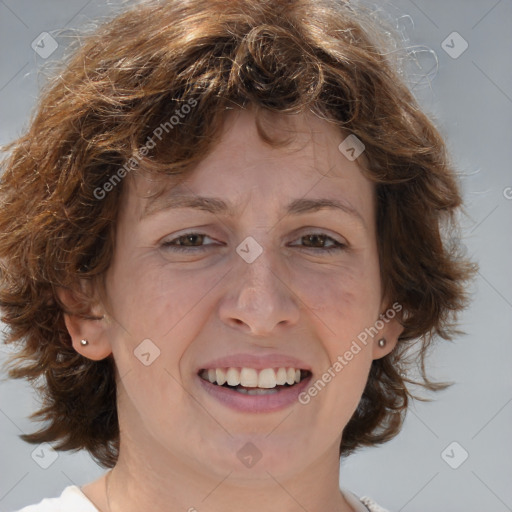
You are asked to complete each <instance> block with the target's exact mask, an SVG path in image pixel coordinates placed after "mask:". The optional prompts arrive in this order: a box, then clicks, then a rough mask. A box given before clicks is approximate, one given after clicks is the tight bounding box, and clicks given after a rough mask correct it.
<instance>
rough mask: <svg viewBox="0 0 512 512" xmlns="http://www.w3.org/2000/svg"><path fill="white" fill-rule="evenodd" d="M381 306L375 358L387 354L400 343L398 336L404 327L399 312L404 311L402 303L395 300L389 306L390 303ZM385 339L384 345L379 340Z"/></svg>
mask: <svg viewBox="0 0 512 512" xmlns="http://www.w3.org/2000/svg"><path fill="white" fill-rule="evenodd" d="M383 306H385V307H381V311H382V313H381V314H380V315H379V320H377V321H376V322H375V326H376V327H377V328H378V331H379V332H378V334H377V335H376V336H374V338H373V359H380V358H382V357H384V356H387V355H388V354H389V353H390V352H391V351H392V350H393V349H394V348H395V347H396V344H397V343H398V338H399V336H400V334H402V332H403V330H404V328H403V326H402V324H401V323H400V321H399V313H400V311H402V309H403V308H402V305H401V304H399V303H398V302H395V303H394V304H393V305H391V306H389V303H383ZM382 339H384V340H385V343H384V346H382V347H381V346H380V345H379V341H380V340H382Z"/></svg>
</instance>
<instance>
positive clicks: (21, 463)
mask: <svg viewBox="0 0 512 512" xmlns="http://www.w3.org/2000/svg"><path fill="white" fill-rule="evenodd" d="M120 4H121V2H120V1H116V2H109V3H108V4H107V3H104V2H99V1H97V0H92V1H89V2H87V0H43V1H41V0H38V1H36V0H0V52H1V53H0V144H4V143H6V142H8V141H9V140H11V139H12V138H14V137H15V136H17V135H19V134H20V133H21V131H22V129H23V128H24V127H25V126H26V125H27V122H28V119H29V114H30V112H31V109H32V108H33V106H34V104H35V102H36V98H37V94H38V86H39V85H40V84H41V83H42V78H41V67H42V65H43V64H44V65H46V64H47V63H48V62H49V61H52V60H53V59H58V58H59V57H61V56H62V52H63V50H64V48H65V47H66V45H68V44H69V42H70V41H71V38H70V36H72V34H73V30H72V29H76V28H81V27H83V26H84V25H87V24H89V23H90V20H91V19H95V18H96V17H97V16H98V15H104V14H107V13H108V12H110V10H111V9H112V8H117V7H118V6H119V5H120ZM386 12H387V13H389V15H387V16H388V18H389V19H394V20H396V23H397V25H398V26H399V27H401V28H402V29H403V30H405V31H406V33H407V34H408V37H409V45H410V46H411V47H412V46H417V62H416V64H414V65H413V66H412V67H411V68H410V69H411V71H413V72H414V76H412V75H411V87H412V88H413V90H414V93H415V94H416V96H417V97H418V98H419V99H420V101H421V103H422V105H423V106H424V108H425V109H426V110H427V111H428V112H429V113H430V114H431V115H432V116H433V118H434V119H435V122H436V124H437V126H438V127H439V129H440V131H441V132H442V134H443V135H444V136H445V137H446V139H447V142H448V146H449V149H450V151H451V154H452V156H453V160H454V162H455V163H456V165H457V166H458V168H459V169H460V172H461V179H462V183H463V188H464V195H465V200H466V204H467V216H466V217H464V218H463V219H462V221H463V226H464V233H463V239H464V243H465V245H466V246H467V249H468V252H469V253H470V254H471V255H473V257H474V258H475V259H477V260H478V262H479V264H480V272H479V274H478V277H477V279H476V281H475V283H474V286H473V288H472V291H473V296H474V300H473V303H472V306H471V309H470V310H468V311H467V313H466V314H465V315H464V316H463V317H462V318H461V320H462V328H463V329H464V330H465V331H466V333H467V334H466V335H465V336H461V337H460V338H458V339H456V340H455V341H454V342H453V343H441V344H440V345H439V346H438V348H437V350H436V351H435V353H434V354H433V356H432V357H431V358H430V361H429V362H430V366H431V373H432V375H433V376H434V377H437V378H438V379H448V380H453V381H455V382H456V384H455V385H454V386H453V387H451V388H450V389H449V390H447V391H444V392H442V393H439V394H438V395H436V397H435V401H434V402H431V403H421V402H416V403H415V404H414V406H413V407H412V408H411V410H410V412H409V414H408V416H407V419H406V423H405V426H404V428H403V431H402V432H401V433H400V435H399V436H398V437H397V438H396V439H395V440H393V441H391V442H389V443H388V444H386V445H384V446H382V447H378V448H371V449H366V450H363V451H361V452H359V453H357V454H355V455H353V456H352V457H350V458H348V459H347V460H346V461H344V462H343V463H342V471H341V483H342V487H344V488H348V489H351V490H353V491H354V492H356V493H358V494H359V495H369V496H372V497H373V498H374V499H375V500H376V501H378V502H379V503H381V504H382V505H383V506H385V507H387V508H389V509H390V510H391V511H393V512H401V511H403V512H426V511H427V510H442V511H443V512H451V511H454V512H455V511H457V512H462V511H465V512H477V511H478V512H480V511H482V510H485V511H486V512H490V511H494V512H504V511H507V510H509V511H512V488H511V485H510V483H511V482H512V436H511V435H510V433H511V426H512V403H511V402H512V379H511V371H510V368H511V366H510V365H511V362H512V343H511V332H512V314H511V313H512V278H511V273H510V255H511V254H512V236H511V231H512V230H511V229H510V226H511V220H512V173H511V171H510V162H511V161H512V144H511V142H512V141H511V140H510V135H511V122H512V115H511V113H512V80H511V78H512V66H511V62H512V59H510V50H511V49H512V45H511V42H512V30H511V27H512V1H511V0H499V1H496V0H483V1H476V0H472V1H467V0H466V1H465V0H448V1H442V0H414V1H412V0H394V1H393V2H392V6H390V5H387V6H386ZM62 29H65V30H62ZM44 31H46V32H50V33H51V34H52V35H53V37H54V38H55V40H56V41H57V42H58V44H59V47H58V48H57V50H56V51H55V53H53V54H52V55H51V57H49V58H47V59H44V58H42V57H41V56H39V55H37V54H36V53H35V51H34V50H33V49H32V48H31V43H32V41H33V40H34V39H36V38H37V37H38V35H39V34H40V33H41V32H44ZM454 31H456V32H458V33H459V34H460V35H461V36H462V38H463V39H464V40H465V41H467V43H468V45H469V46H468V48H467V50H466V51H465V52H464V53H462V54H461V55H460V56H458V57H457V58H453V56H450V55H449V54H448V53H447V52H446V51H445V49H444V47H443V46H442V42H443V41H444V40H445V39H446V38H447V37H448V36H449V35H450V34H451V33H452V32H454ZM404 33H405V32H404ZM452 39H453V37H452V38H451V39H450V38H448V40H447V43H445V47H446V44H448V45H449V46H452V47H453V48H451V49H450V48H449V47H448V48H447V50H449V51H451V52H452V54H454V52H457V53H458V52H459V51H460V49H462V46H461V43H462V40H460V39H453V42H452ZM47 48H48V47H47ZM426 48H430V49H431V51H428V50H427V49H426ZM436 58H437V60H438V66H437V69H436V67H435V62H436ZM507 226H508V227H507ZM5 350H6V349H5V347H2V348H1V349H0V362H1V361H2V360H3V359H5V356H6V353H5ZM36 407H37V400H36V397H35V396H34V394H33V393H32V391H31V388H30V387H29V386H28V385H27V384H24V383H22V382H17V381H16V382H14V381H13V382H10V381H6V382H1V383H0V439H1V441H0V510H1V511H8V510H13V509H16V508H20V507H21V506H23V505H27V504H29V503H34V502H37V501H39V500H41V499H42V498H43V497H49V496H57V495H58V494H60V492H61V491H62V489H63V488H64V487H65V486H67V485H70V484H76V485H82V484H85V483H86V482H89V481H91V480H94V479H96V478H97V477H99V476H100V475H101V474H102V473H103V471H104V470H103V469H101V468H99V467H98V466H97V465H96V464H95V463H94V462H93V461H92V460H91V459H90V457H89V456H88V455H87V454H85V453H76V454H69V453H60V454H58V457H57V459H56V460H55V461H54V462H53V463H52V464H51V465H50V466H49V467H48V468H47V469H43V468H42V467H40V465H38V464H37V463H36V462H35V460H38V458H37V457H36V454H38V453H39V454H43V453H44V454H45V457H46V460H47V461H48V462H50V461H51V452H49V451H48V450H46V449H45V448H44V447H43V448H37V447H35V446H33V445H29V444H26V443H24V442H22V441H21V440H19V439H18V437H17V436H18V435H19V434H20V433H23V432H31V431H34V430H35V425H32V424H31V422H30V421H29V420H28V415H29V414H30V413H31V412H33V411H34V410H35V408H36ZM454 441H455V442H457V443H458V445H455V447H454V445H452V446H451V447H449V445H451V443H452V442H454ZM447 447H449V448H448V450H445V449H446V448H447ZM35 450H36V451H35ZM37 450H39V451H37ZM45 450H46V451H45ZM34 451H35V453H34V455H32V454H33V452H34ZM466 452H467V454H468V458H467V460H465V461H464V462H463V463H462V464H460V463H461V461H462V460H463V458H464V456H465V454H466ZM443 454H444V456H443ZM42 458H44V457H42V455H41V458H40V459H39V462H40V460H42ZM447 461H448V462H449V463H450V464H451V465H452V466H457V465H458V464H460V466H459V467H457V469H454V468H452V467H451V466H450V465H449V464H448V462H447ZM40 463H41V462H40ZM311 512H313V511H311Z"/></svg>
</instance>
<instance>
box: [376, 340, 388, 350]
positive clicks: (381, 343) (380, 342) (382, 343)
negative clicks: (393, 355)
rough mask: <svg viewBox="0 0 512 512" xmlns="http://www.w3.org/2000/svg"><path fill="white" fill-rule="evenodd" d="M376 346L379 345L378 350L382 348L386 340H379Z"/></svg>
mask: <svg viewBox="0 0 512 512" xmlns="http://www.w3.org/2000/svg"><path fill="white" fill-rule="evenodd" d="M377 345H379V347H380V348H384V347H385V346H386V338H381V339H380V340H379V341H378V342H377Z"/></svg>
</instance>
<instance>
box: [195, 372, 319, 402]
mask: <svg viewBox="0 0 512 512" xmlns="http://www.w3.org/2000/svg"><path fill="white" fill-rule="evenodd" d="M198 375H199V377H200V378H201V379H203V380H204V381H206V382H209V383H210V384H213V385H214V386H217V387H220V388H225V389H229V390H232V391H235V392H237V393H240V394H243V395H253V396H254V395H271V394H276V393H280V392H283V391H285V390H287V389H290V388H294V387H295V386H298V385H299V384H300V383H301V382H303V381H304V380H306V379H308V378H309V377H310V376H311V372H310V371H309V370H304V369H301V368H293V367H280V368H264V369H261V370H256V369H255V368H247V367H244V368H233V367H230V368H203V369H201V370H199V372H198Z"/></svg>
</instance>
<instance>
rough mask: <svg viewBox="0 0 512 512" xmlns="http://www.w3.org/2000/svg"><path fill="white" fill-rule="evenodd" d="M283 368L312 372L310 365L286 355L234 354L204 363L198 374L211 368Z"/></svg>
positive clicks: (198, 369)
mask: <svg viewBox="0 0 512 512" xmlns="http://www.w3.org/2000/svg"><path fill="white" fill-rule="evenodd" d="M283 367H284V368H295V369H297V370H308V371H311V366H310V365H309V364H307V363H305V362H304V361H301V360H300V359H297V358H296V357H293V356H288V355H285V354H268V355H254V354H232V355H230V356H225V357H219V358H217V359H213V360H211V361H208V362H206V363H203V364H202V365H201V366H199V367H198V368H197V372H200V371H201V370H208V369H211V368H254V369H255V370H263V369H265V368H283Z"/></svg>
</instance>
